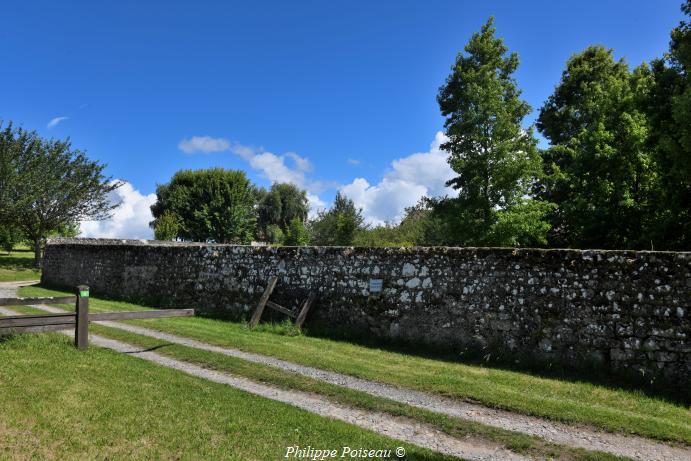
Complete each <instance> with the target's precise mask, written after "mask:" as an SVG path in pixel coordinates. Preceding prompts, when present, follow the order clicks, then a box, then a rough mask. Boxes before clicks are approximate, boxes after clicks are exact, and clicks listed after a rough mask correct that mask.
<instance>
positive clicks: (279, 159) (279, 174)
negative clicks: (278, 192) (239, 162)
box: [231, 144, 312, 188]
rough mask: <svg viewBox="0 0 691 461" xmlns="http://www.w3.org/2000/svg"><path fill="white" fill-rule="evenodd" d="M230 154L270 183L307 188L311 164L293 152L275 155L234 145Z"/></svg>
mask: <svg viewBox="0 0 691 461" xmlns="http://www.w3.org/2000/svg"><path fill="white" fill-rule="evenodd" d="M231 152H233V153H234V154H236V155H238V156H240V157H241V158H243V159H244V160H246V161H247V163H249V165H250V167H251V168H252V169H253V170H255V171H258V172H259V173H261V174H262V176H264V177H265V178H266V179H268V180H269V181H271V183H275V182H289V183H292V184H295V185H296V186H298V187H302V188H305V187H307V183H308V180H307V173H308V172H310V171H312V164H311V163H310V161H309V159H307V158H306V157H301V156H299V155H298V154H296V153H295V152H288V153H285V154H283V155H276V154H274V153H272V152H268V151H265V150H263V149H257V148H254V147H250V146H244V145H242V144H234V145H233V147H232V148H231Z"/></svg>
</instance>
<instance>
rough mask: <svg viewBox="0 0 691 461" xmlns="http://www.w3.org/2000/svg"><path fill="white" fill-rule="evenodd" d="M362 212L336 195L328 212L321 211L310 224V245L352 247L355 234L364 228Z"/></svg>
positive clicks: (349, 201)
mask: <svg viewBox="0 0 691 461" xmlns="http://www.w3.org/2000/svg"><path fill="white" fill-rule="evenodd" d="M364 221H365V220H364V218H363V217H362V210H359V209H357V208H356V207H355V203H353V201H352V200H351V199H349V198H348V197H346V196H345V195H343V194H341V193H340V192H338V193H336V199H335V200H334V205H333V207H332V208H331V209H330V210H329V211H322V212H320V213H319V215H318V216H317V218H316V219H315V220H314V221H312V222H311V223H310V243H311V244H312V245H322V246H328V245H341V246H350V245H353V242H354V240H355V235H356V233H357V232H358V231H359V230H361V229H363V228H365V225H364Z"/></svg>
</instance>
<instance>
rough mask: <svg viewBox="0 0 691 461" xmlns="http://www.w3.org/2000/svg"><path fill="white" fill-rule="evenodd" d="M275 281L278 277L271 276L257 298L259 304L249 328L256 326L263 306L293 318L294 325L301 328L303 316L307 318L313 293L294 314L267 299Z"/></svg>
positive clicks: (274, 285)
mask: <svg viewBox="0 0 691 461" xmlns="http://www.w3.org/2000/svg"><path fill="white" fill-rule="evenodd" d="M277 282H278V277H276V276H274V277H271V279H270V280H269V284H268V285H267V286H266V289H265V290H264V293H263V294H262V297H261V298H259V304H257V308H256V309H255V310H254V313H253V314H252V318H251V319H250V328H254V327H255V326H257V324H258V323H259V319H261V317H262V314H263V313H264V308H265V307H269V308H271V309H273V310H275V311H277V312H280V313H281V314H285V315H287V316H288V317H290V318H291V319H295V326H296V327H298V328H302V324H303V323H305V318H307V313H308V312H309V310H310V307H312V303H313V302H314V298H315V295H314V294H313V293H311V294H310V295H309V297H308V298H307V299H306V300H305V302H304V303H302V309H300V312H299V313H297V314H296V313H295V312H293V311H291V310H290V309H287V308H285V307H283V306H281V305H280V304H277V303H275V302H273V301H271V300H270V299H269V297H270V296H271V293H272V292H273V291H274V288H275V287H276V283H277Z"/></svg>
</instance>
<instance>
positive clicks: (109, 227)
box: [79, 182, 156, 239]
mask: <svg viewBox="0 0 691 461" xmlns="http://www.w3.org/2000/svg"><path fill="white" fill-rule="evenodd" d="M109 199H110V201H111V203H120V206H118V207H117V208H115V210H113V216H112V217H111V218H110V219H107V220H104V221H82V222H81V223H80V234H79V235H80V237H95V238H122V239H152V238H153V231H152V230H151V229H150V228H149V222H150V221H152V220H153V216H152V215H151V209H150V207H151V205H153V204H154V202H155V201H156V194H148V195H143V194H142V193H141V192H139V191H138V190H137V189H135V188H134V186H132V184H130V183H128V182H125V183H124V184H123V185H122V186H121V187H119V188H118V189H116V190H114V191H112V192H111V193H110V197H109Z"/></svg>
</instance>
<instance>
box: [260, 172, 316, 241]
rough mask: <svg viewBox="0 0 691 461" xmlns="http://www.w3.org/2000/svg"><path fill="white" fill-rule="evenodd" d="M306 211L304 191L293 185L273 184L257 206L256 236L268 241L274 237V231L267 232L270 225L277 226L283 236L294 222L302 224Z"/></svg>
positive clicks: (305, 218)
mask: <svg viewBox="0 0 691 461" xmlns="http://www.w3.org/2000/svg"><path fill="white" fill-rule="evenodd" d="M308 211H309V205H308V202H307V192H306V191H304V190H300V189H299V188H298V187H297V186H295V185H294V184H289V183H274V184H272V185H271V189H270V190H269V191H268V192H266V193H264V194H263V196H261V197H260V199H259V202H258V204H257V230H258V234H259V236H260V237H262V238H265V239H267V240H270V239H269V237H271V236H273V235H275V232H274V231H271V232H269V229H268V228H269V226H271V225H275V226H278V227H279V228H280V229H281V233H282V234H285V233H287V232H288V228H289V226H290V225H291V223H292V222H293V221H294V220H298V221H300V222H301V223H303V224H304V223H305V222H306V221H307V213H308ZM270 241H271V240H270ZM273 243H280V242H273Z"/></svg>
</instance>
